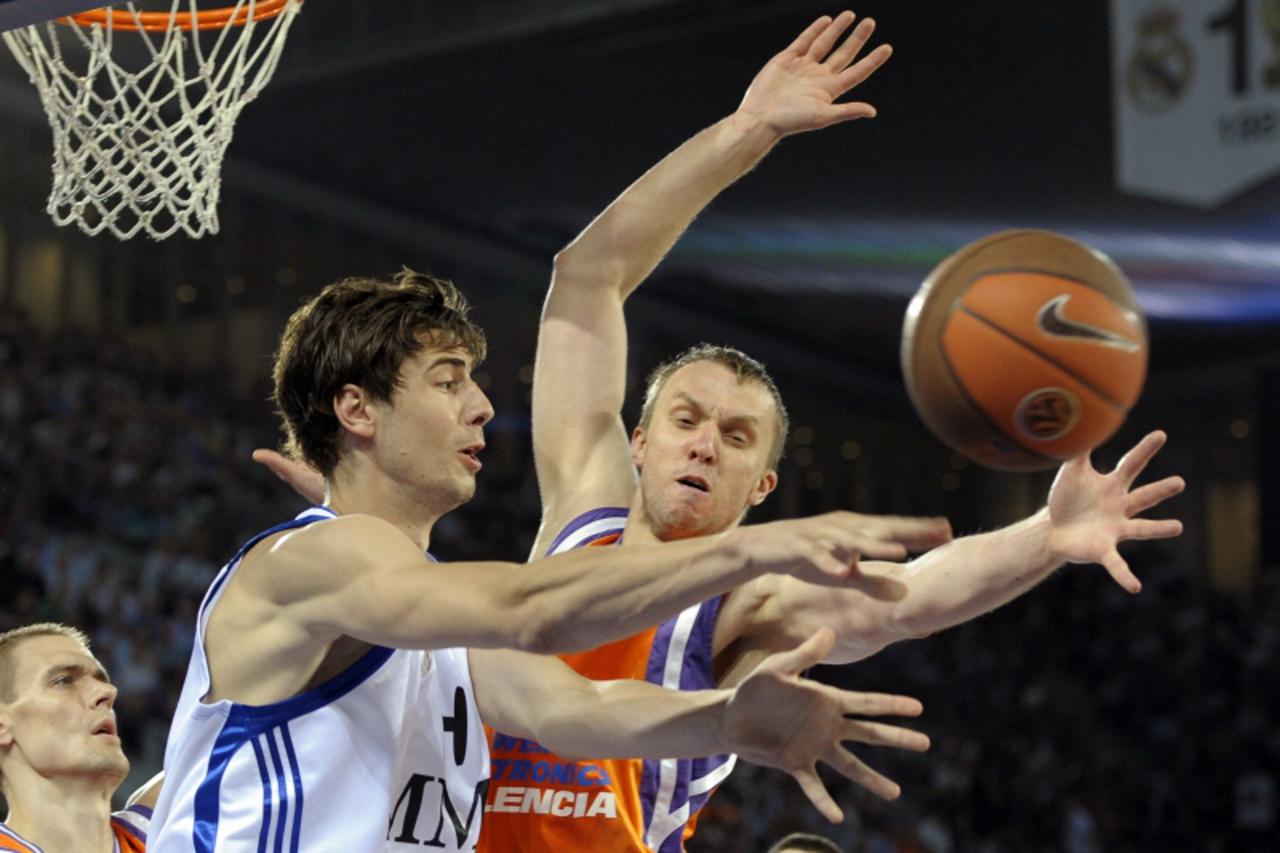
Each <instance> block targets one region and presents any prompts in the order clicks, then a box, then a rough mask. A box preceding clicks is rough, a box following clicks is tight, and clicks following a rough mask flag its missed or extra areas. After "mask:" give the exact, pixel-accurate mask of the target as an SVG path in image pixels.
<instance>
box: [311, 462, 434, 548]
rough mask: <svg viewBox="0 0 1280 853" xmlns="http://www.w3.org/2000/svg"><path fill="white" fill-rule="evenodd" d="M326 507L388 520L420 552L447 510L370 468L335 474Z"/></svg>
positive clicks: (338, 511)
mask: <svg viewBox="0 0 1280 853" xmlns="http://www.w3.org/2000/svg"><path fill="white" fill-rule="evenodd" d="M329 508H330V509H332V510H333V511H334V512H336V513H338V514H339V515H354V514H360V515H372V516H376V517H378V518H381V519H383V520H384V521H389V522H391V523H392V524H394V525H395V526H396V527H398V528H400V530H402V531H403V532H404V534H405V535H406V536H408V537H409V539H410V540H412V541H413V542H414V543H416V544H417V545H418V547H419V548H421V549H422V550H423V551H425V550H427V548H428V546H429V545H430V544H431V529H432V528H433V527H434V526H435V523H436V521H438V520H439V519H440V516H442V515H444V513H445V512H447V511H448V509H446V510H444V511H441V510H440V509H439V508H436V507H433V506H431V504H430V503H429V502H428V501H424V500H423V497H422V496H421V495H419V494H417V493H416V492H413V491H412V490H410V489H408V488H406V487H405V486H403V485H402V484H400V483H397V482H395V481H394V480H392V479H391V478H389V477H386V476H378V475H377V474H376V472H372V471H370V470H369V469H365V470H364V471H358V472H350V473H347V474H346V476H335V477H334V478H333V480H332V481H331V483H330V487H329ZM449 509H452V507H449Z"/></svg>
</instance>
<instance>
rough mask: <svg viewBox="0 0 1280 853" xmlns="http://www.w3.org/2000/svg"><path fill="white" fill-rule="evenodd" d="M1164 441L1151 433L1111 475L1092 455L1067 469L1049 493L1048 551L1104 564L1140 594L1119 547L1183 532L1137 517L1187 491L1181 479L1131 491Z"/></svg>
mask: <svg viewBox="0 0 1280 853" xmlns="http://www.w3.org/2000/svg"><path fill="white" fill-rule="evenodd" d="M1165 440H1166V436H1165V434H1164V433H1163V432H1159V431H1157V432H1152V433H1148V434H1147V436H1146V437H1145V438H1143V439H1142V441H1140V442H1138V443H1137V445H1135V446H1134V448H1133V449H1132V450H1130V451H1129V452H1128V453H1126V454H1125V455H1124V457H1123V458H1121V460H1120V462H1119V463H1118V464H1117V465H1116V469H1115V470H1114V471H1112V472H1111V473H1110V474H1101V473H1099V472H1098V471H1096V470H1094V467H1093V465H1092V464H1090V462H1089V457H1088V455H1085V456H1081V457H1078V458H1076V459H1072V460H1071V461H1069V462H1067V463H1065V464H1063V466H1062V467H1061V468H1060V469H1058V476H1057V477H1056V478H1055V479H1054V481H1053V487H1052V488H1051V489H1050V490H1049V522H1050V532H1049V548H1050V550H1051V551H1053V553H1054V554H1056V555H1057V556H1058V557H1059V558H1061V559H1062V560H1065V561H1066V562H1069V563H1101V564H1102V566H1103V567H1104V568H1105V569H1106V570H1107V572H1108V573H1109V574H1110V575H1111V577H1112V578H1114V579H1115V582H1116V583H1118V584H1120V586H1122V587H1124V588H1125V589H1126V590H1128V591H1129V592H1138V591H1139V590H1141V589H1142V583H1141V582H1140V581H1139V580H1138V578H1137V577H1136V576H1135V575H1134V574H1133V572H1132V571H1131V570H1130V569H1129V564H1128V563H1127V562H1125V560H1124V558H1123V557H1121V556H1120V552H1119V551H1117V550H1116V546H1117V545H1118V544H1120V543H1121V542H1124V541H1126V540H1128V539H1169V538H1172V537H1174V536H1177V535H1178V534H1180V533H1182V522H1181V521H1177V520H1175V519H1163V520H1160V521H1154V520H1150V519H1145V518H1135V517H1134V516H1136V515H1137V514H1138V513H1140V512H1145V511H1146V510H1148V509H1151V508H1152V507H1154V506H1156V505H1158V504H1160V503H1163V502H1164V501H1165V500H1167V499H1169V498H1171V497H1173V496H1174V495H1176V494H1178V493H1179V492H1181V491H1182V490H1183V489H1184V488H1185V487H1186V483H1185V482H1184V481H1183V479H1182V478H1181V477H1165V478H1164V479H1163V480H1160V481H1158V482H1155V483H1148V484H1147V485H1145V486H1139V487H1138V488H1136V489H1134V488H1133V483H1134V481H1135V480H1136V479H1138V476H1139V475H1140V474H1141V473H1142V471H1143V470H1144V469H1145V468H1146V467H1147V463H1149V462H1150V461H1151V458H1152V457H1153V456H1155V455H1156V452H1157V451H1159V450H1160V448H1161V447H1163V446H1164V443H1165Z"/></svg>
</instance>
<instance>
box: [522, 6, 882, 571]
mask: <svg viewBox="0 0 1280 853" xmlns="http://www.w3.org/2000/svg"><path fill="white" fill-rule="evenodd" d="M853 20H854V15H853V13H852V12H845V13H843V14H841V15H839V16H838V17H836V18H835V19H834V20H833V19H831V18H829V17H822V18H819V19H818V20H817V21H815V22H814V23H813V24H812V25H810V26H809V27H808V28H807V29H806V30H805V31H804V32H803V33H801V34H800V36H799V37H798V38H796V40H795V41H794V42H793V43H792V44H791V45H790V46H789V47H787V48H786V49H785V50H784V51H782V52H781V53H779V54H778V55H777V56H775V57H773V59H771V60H770V61H769V62H768V64H766V65H765V66H764V68H763V69H761V71H760V73H759V74H758V75H757V76H756V79H755V80H754V81H753V82H752V84H751V86H750V88H749V89H748V90H747V93H746V96H745V97H744V98H743V101H742V104H741V105H740V106H739V107H738V109H737V111H736V112H734V113H733V114H732V115H730V116H728V117H726V118H724V119H722V120H721V121H719V122H717V123H716V124H714V125H712V126H711V127H709V128H707V129H706V130H703V131H702V132H701V133H699V134H697V135H696V136H694V137H693V138H692V139H690V140H688V141H687V142H685V143H684V144H683V145H681V146H680V147H679V148H677V149H676V150H675V151H673V152H671V153H670V154H668V155H667V156H666V157H665V158H664V159H663V160H662V161H661V162H659V163H658V164H657V165H656V166H654V167H653V168H652V169H650V170H649V171H648V172H647V173H645V174H644V175H643V176H642V177H641V178H640V179H639V180H637V181H636V182H635V183H634V184H632V185H631V186H630V187H628V188H627V189H626V191H624V192H623V193H622V195H621V196H619V197H618V198H617V199H616V200H615V201H614V202H613V203H612V204H610V205H609V207H608V208H606V209H605V211H604V212H603V213H601V214H600V216H598V217H597V218H596V219H595V221H593V222H592V223H591V224H590V225H589V226H587V228H586V230H584V231H583V232H582V233H581V234H580V235H578V237H577V238H576V239H575V240H574V241H573V242H572V243H570V244H569V246H567V247H566V248H565V249H564V250H562V251H561V252H560V253H559V254H558V255H557V256H556V259H555V268H554V273H553V277H552V282H551V289H550V291H549V292H548V295H547V301H546V305H545V308H544V311H543V317H542V327H541V331H540V333H539V337H538V354H537V361H536V364H535V369H534V383H533V441H534V460H535V463H536V465H537V471H538V482H539V485H540V487H541V490H542V500H543V509H544V516H543V522H544V526H543V531H544V533H545V534H547V535H553V534H554V531H556V530H558V529H559V528H560V527H561V526H563V524H564V523H565V522H567V521H568V520H569V519H571V518H572V517H573V516H574V515H576V514H578V513H579V512H580V511H582V510H584V509H589V508H592V507H596V506H601V505H621V504H625V503H626V502H627V501H628V500H629V499H630V497H631V492H632V489H633V488H634V485H635V471H634V469H633V467H632V465H631V456H630V452H629V450H628V446H627V435H626V431H625V429H624V427H623V424H622V420H621V415H620V412H621V409H622V404H623V399H624V395H625V391H626V388H625V381H626V358H627V338H626V325H625V323H624V319H623V310H622V305H623V301H624V300H625V299H626V298H627V297H628V296H629V295H630V294H631V292H632V291H633V290H635V288H636V287H638V286H639V285H640V283H641V282H642V281H643V280H644V279H645V278H646V277H647V276H648V275H649V273H650V272H651V271H652V270H653V268H654V267H655V266H657V264H658V262H659V261H660V260H661V259H662V258H663V256H664V255H666V253H667V252H668V251H669V250H670V249H671V247H672V246H673V245H674V244H675V242H676V240H677V239H679V237H680V235H681V234H682V233H683V232H684V230H685V229H686V228H687V227H688V225H689V223H690V222H692V221H693V219H694V217H695V216H697V215H698V213H699V212H700V211H701V210H702V209H703V208H704V207H706V206H707V205H708V204H709V203H710V202H711V200H712V199H714V198H715V197H716V195H718V194H719V193H720V192H721V191H722V190H723V189H724V188H725V187H727V186H729V185H730V184H731V183H733V182H734V181H735V180H737V179H738V178H739V177H741V176H742V175H744V174H745V173H746V172H747V171H749V170H750V169H751V168H752V167H753V166H754V165H755V164H756V163H757V162H759V160H760V159H761V158H762V157H764V156H765V154H767V153H768V152H769V150H770V149H771V148H772V147H773V146H774V145H775V144H777V142H778V141H779V140H780V139H782V138H783V137H784V136H788V135H790V134H794V133H800V132H803V131H808V130H814V129H817V128H821V127H827V126H829V125H832V124H837V123H839V122H843V121H848V120H850V119H855V118H863V117H870V116H874V115H875V110H874V109H873V108H872V107H871V106H870V105H869V104H865V103H861V102H851V103H837V99H839V98H840V97H842V96H843V95H845V94H846V93H847V92H848V91H849V90H850V89H852V88H853V87H855V86H857V85H858V84H859V83H861V82H862V81H863V80H865V79H866V78H867V77H868V76H870V74H871V73H872V72H874V71H875V70H876V68H878V67H879V66H880V65H881V64H883V63H884V61H885V60H886V59H888V58H889V53H890V49H889V47H888V46H887V45H882V46H880V47H878V48H876V49H875V50H873V51H871V52H870V53H869V54H867V55H866V56H865V57H863V58H862V59H861V60H858V61H856V62H855V61H854V60H855V59H856V58H857V56H858V54H859V52H860V51H861V50H862V48H863V47H864V46H865V44H866V42H867V40H868V39H869V38H870V37H871V33H872V31H873V30H874V28H875V25H874V23H873V22H872V21H871V20H870V19H866V20H863V21H862V22H861V23H859V25H858V26H857V27H855V28H854V30H853V32H852V33H850V34H849V35H848V37H847V38H844V40H843V41H841V37H842V36H843V35H844V33H845V32H846V31H847V30H848V28H849V26H850V25H851V24H852V23H853ZM539 544H540V545H541V544H546V543H545V542H543V541H542V540H540V543H539ZM539 553H540V552H539Z"/></svg>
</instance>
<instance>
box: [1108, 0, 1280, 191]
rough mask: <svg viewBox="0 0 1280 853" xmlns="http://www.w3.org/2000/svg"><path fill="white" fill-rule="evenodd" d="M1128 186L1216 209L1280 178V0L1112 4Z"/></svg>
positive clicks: (1119, 129)
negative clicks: (1271, 178)
mask: <svg viewBox="0 0 1280 853" xmlns="http://www.w3.org/2000/svg"><path fill="white" fill-rule="evenodd" d="M1111 77H1112V101H1113V109H1114V113H1115V127H1116V148H1115V150H1116V180H1117V182H1118V183H1119V185H1120V188H1121V189H1123V190H1125V191H1126V192H1131V193H1135V194H1137V195H1144V196H1153V197H1156V198H1163V199H1169V200H1172V201H1179V202H1184V203H1189V204H1195V205H1200V206H1203V207H1211V206H1213V205H1216V204H1218V203H1220V202H1222V201H1225V200H1226V199H1228V198H1230V197H1231V196H1233V195H1236V194H1237V193H1240V192H1242V191H1243V190H1245V189H1247V188H1249V187H1251V186H1253V185H1255V184H1257V183H1259V182H1261V181H1262V180H1264V179H1266V178H1267V177H1269V176H1271V175H1273V174H1275V173H1276V172H1280V0H1111Z"/></svg>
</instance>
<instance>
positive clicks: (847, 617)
mask: <svg viewBox="0 0 1280 853" xmlns="http://www.w3.org/2000/svg"><path fill="white" fill-rule="evenodd" d="M1164 443H1165V435H1164V433H1162V432H1153V433H1151V434H1149V435H1148V436H1146V437H1145V438H1144V439H1143V440H1142V441H1141V442H1139V443H1138V444H1137V446H1135V447H1134V448H1133V449H1132V450H1131V451H1130V452H1129V453H1127V454H1126V455H1125V456H1124V458H1123V459H1121V460H1120V462H1119V464H1118V465H1117V466H1116V469H1115V471H1113V472H1111V473H1110V474H1106V475H1103V474H1100V473H1099V472H1097V471H1095V470H1094V469H1093V466H1092V465H1090V463H1089V460H1088V457H1080V458H1079V459H1075V460H1072V461H1070V462H1068V463H1066V464H1065V465H1063V466H1062V468H1061V470H1060V471H1059V473H1058V477H1057V479H1056V480H1055V481H1054V484H1053V487H1052V488H1051V489H1050V491H1049V501H1048V506H1047V507H1045V508H1044V509H1042V510H1041V511H1039V512H1037V513H1036V514H1035V515H1033V516H1031V517H1030V518H1027V519H1025V520H1023V521H1021V522H1019V523H1017V524H1014V525H1012V526H1010V527H1006V528H1004V529H1002V530H997V531H994V532H991V533H984V534H981V535H977V536H966V537H963V538H960V539H956V540H955V541H953V542H950V543H949V544H946V545H943V546H941V547H939V548H936V549H934V550H932V551H930V552H928V553H926V554H924V555H922V556H920V557H918V558H916V559H915V560H913V561H911V562H910V563H908V564H906V565H893V564H884V563H881V564H866V565H865V566H864V569H865V570H866V573H867V574H868V575H872V574H876V575H881V576H883V577H886V578H890V579H894V580H897V581H899V582H901V583H902V584H904V585H905V587H906V590H907V592H906V595H904V596H903V597H902V598H900V599H899V600H897V601H885V600H879V601H878V600H875V599H873V598H871V597H868V596H866V595H854V594H850V593H849V592H847V591H842V590H822V589H817V588H815V587H812V586H809V585H807V584H803V583H795V582H793V581H791V580H790V579H786V578H768V579H761V580H759V581H756V582H753V583H752V584H751V585H750V587H749V589H748V590H747V594H746V595H739V596H735V597H734V598H735V599H737V600H736V601H734V602H733V603H732V605H731V606H732V607H734V608H736V610H735V612H726V613H724V614H722V616H721V619H722V620H724V619H728V620H734V619H737V620H741V621H740V622H739V624H738V625H737V630H736V633H737V634H739V635H741V636H742V637H743V638H744V642H743V645H744V646H747V647H751V648H754V649H755V653H754V654H753V655H741V656H740V657H741V660H740V662H739V663H737V664H736V666H737V668H738V669H739V672H740V673H745V672H746V671H748V670H749V668H750V667H751V665H752V664H753V662H754V661H756V660H758V659H759V658H760V657H761V656H763V655H764V654H765V653H767V651H768V650H769V649H770V648H771V647H774V648H777V647H786V646H787V645H788V644H790V643H792V642H793V641H794V640H795V639H796V638H797V637H803V636H806V632H807V631H808V630H810V629H811V628H813V626H816V625H830V626H832V627H833V628H834V629H835V631H836V634H837V641H836V645H835V647H834V648H833V650H832V654H831V655H830V657H829V658H828V659H827V662H828V663H848V662H852V661H857V660H861V659H863V658H865V657H868V656H870V655H872V654H875V653H876V652H877V651H879V650H880V649H882V648H884V647H885V646H886V645H888V644H889V643H892V642H894V641H896V640H901V639H908V638H914V637H923V636H927V635H929V634H932V633H935V632H937V631H941V630H943V629H945V628H949V627H952V626H953V625H958V624H960V623H962V622H966V621H968V620H970V619H973V618H975V617H977V616H980V615H982V614H983V613H987V612H988V611H991V610H994V609H995V608H997V607H1000V606H1001V605H1003V604H1005V603H1007V602H1009V601H1012V600H1013V599H1014V598H1017V597H1018V596H1020V595H1022V594H1023V593H1025V592H1027V591H1028V590H1030V589H1031V588H1032V587H1034V586H1036V585H1037V584H1039V583H1040V582H1041V581H1043V580H1044V579H1045V578H1046V577H1048V576H1049V575H1050V574H1051V573H1052V572H1053V571H1054V570H1055V569H1057V568H1058V567H1059V566H1061V565H1062V564H1064V563H1100V564H1102V566H1103V567H1104V568H1105V569H1106V570H1107V572H1108V573H1109V574H1110V575H1111V577H1112V578H1113V579H1114V580H1115V581H1116V583H1118V584H1120V586H1122V587H1123V588H1124V589H1126V590H1127V591H1129V592H1132V593H1136V592H1138V591H1139V590H1140V589H1141V584H1140V583H1139V582H1138V579H1137V578H1136V577H1135V576H1134V575H1133V572H1132V571H1130V569H1129V566H1128V564H1127V563H1126V562H1125V560H1124V558H1123V557H1121V556H1120V553H1119V551H1117V550H1116V546H1117V545H1118V544H1119V543H1121V542H1124V541H1127V540H1131V539H1167V538H1171V537H1174V536H1177V535H1178V534H1179V533H1181V532H1182V523H1181V522H1179V521H1176V520H1161V521H1155V520H1148V519H1142V518H1136V517H1135V516H1137V515H1138V514H1139V513H1142V512H1144V511H1146V510H1148V509H1151V508H1153V507H1155V506H1157V505H1158V504H1160V503H1162V502H1164V501H1165V500H1167V499H1168V498H1171V497H1173V496H1174V495H1176V494H1178V493H1179V492H1181V491H1182V489H1183V487H1184V485H1185V484H1184V483H1183V480H1182V478H1181V477H1166V478H1164V479H1162V480H1159V481H1157V482H1155V483H1149V484H1147V485H1144V486H1140V487H1138V488H1133V484H1134V481H1135V480H1136V479H1137V478H1138V476H1139V475H1140V474H1141V473H1142V471H1143V470H1144V469H1145V468H1146V466H1147V463H1149V462H1150V461H1151V458H1152V457H1153V456H1155V454H1156V452H1157V451H1158V450H1159V449H1160V447H1161V446H1163V445H1164ZM727 683H732V679H728V680H727Z"/></svg>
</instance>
